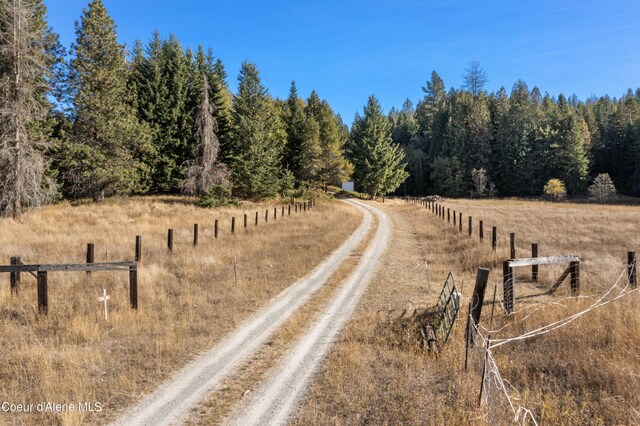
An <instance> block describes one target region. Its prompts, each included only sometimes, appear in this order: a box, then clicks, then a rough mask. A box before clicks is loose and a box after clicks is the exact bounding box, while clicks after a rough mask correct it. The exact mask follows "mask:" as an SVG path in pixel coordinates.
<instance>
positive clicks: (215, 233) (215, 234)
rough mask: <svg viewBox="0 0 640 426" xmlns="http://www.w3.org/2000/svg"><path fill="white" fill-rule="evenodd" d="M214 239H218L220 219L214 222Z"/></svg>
mask: <svg viewBox="0 0 640 426" xmlns="http://www.w3.org/2000/svg"><path fill="white" fill-rule="evenodd" d="M213 238H215V239H218V219H216V220H215V221H214V222H213Z"/></svg>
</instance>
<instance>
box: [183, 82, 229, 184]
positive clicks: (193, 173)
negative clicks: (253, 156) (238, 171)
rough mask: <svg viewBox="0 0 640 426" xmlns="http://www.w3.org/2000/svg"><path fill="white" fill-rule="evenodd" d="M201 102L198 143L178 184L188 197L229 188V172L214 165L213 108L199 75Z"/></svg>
mask: <svg viewBox="0 0 640 426" xmlns="http://www.w3.org/2000/svg"><path fill="white" fill-rule="evenodd" d="M202 80H203V84H202V102H201V103H200V107H199V109H198V115H197V117H196V136H197V137H198V140H199V141H200V144H199V145H198V147H197V148H196V152H194V154H195V156H196V158H195V159H194V160H193V162H192V163H191V166H190V167H189V170H187V176H186V179H185V180H184V182H183V183H182V191H183V192H184V193H185V194H189V195H194V194H196V195H200V196H202V195H206V194H207V193H208V192H209V191H210V190H211V189H212V188H213V187H216V186H223V187H227V186H228V185H229V170H228V169H227V166H226V165H224V164H222V163H219V162H218V153H219V152H220V141H218V137H217V136H216V133H215V132H216V131H217V130H218V123H217V122H216V119H215V117H214V116H213V113H214V106H213V105H212V104H211V103H210V102H209V83H208V82H207V77H206V75H204V74H203V75H202Z"/></svg>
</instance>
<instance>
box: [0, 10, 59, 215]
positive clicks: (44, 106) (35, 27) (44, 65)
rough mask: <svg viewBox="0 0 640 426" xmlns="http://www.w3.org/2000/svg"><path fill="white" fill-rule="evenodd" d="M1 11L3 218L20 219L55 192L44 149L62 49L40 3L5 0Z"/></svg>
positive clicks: (0, 187) (0, 202) (0, 175)
mask: <svg viewBox="0 0 640 426" xmlns="http://www.w3.org/2000/svg"><path fill="white" fill-rule="evenodd" d="M0 9H1V11H2V13H1V14H0V31H1V36H2V37H1V39H2V41H1V42H0V54H1V55H2V56H1V59H2V70H1V75H0V82H1V87H2V99H1V101H2V104H1V106H0V125H1V126H2V133H1V135H0V213H1V214H2V215H3V216H13V217H14V218H16V219H20V217H21V215H22V212H23V210H24V209H25V208H29V207H33V206H38V205H41V204H43V203H46V202H49V201H51V200H52V198H53V196H54V195H55V193H56V186H55V184H54V182H53V181H52V180H51V179H49V178H48V176H47V174H46V172H47V165H46V159H45V157H44V156H43V153H42V148H43V147H44V146H45V145H47V139H48V135H47V133H48V129H47V124H46V121H45V120H46V117H47V113H48V111H49V109H50V104H49V103H48V101H47V98H46V95H47V94H48V93H49V92H50V89H51V87H50V84H49V83H50V79H51V78H52V73H53V71H54V67H55V66H56V64H57V63H58V62H59V61H60V58H59V57H56V55H55V53H56V51H59V50H60V47H59V43H58V38H57V35H55V34H54V33H53V32H52V30H51V29H50V28H49V27H48V26H47V23H46V21H45V14H46V9H45V7H44V5H43V3H42V2H41V1H39V0H12V1H8V0H3V1H2V2H0Z"/></svg>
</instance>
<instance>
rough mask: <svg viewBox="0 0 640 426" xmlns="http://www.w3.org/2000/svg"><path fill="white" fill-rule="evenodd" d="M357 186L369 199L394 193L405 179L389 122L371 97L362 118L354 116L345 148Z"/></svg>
mask: <svg viewBox="0 0 640 426" xmlns="http://www.w3.org/2000/svg"><path fill="white" fill-rule="evenodd" d="M347 152H348V155H349V159H350V160H351V162H352V163H353V165H354V167H355V171H354V177H355V180H356V184H357V185H358V187H359V188H360V189H361V190H362V191H363V192H366V193H367V194H369V195H370V196H371V197H375V196H377V195H384V194H388V193H390V192H393V191H395V190H396V189H397V188H398V187H399V186H400V185H401V184H402V182H404V180H405V179H406V178H407V177H408V173H407V172H406V171H405V167H406V164H405V163H404V159H405V156H404V152H402V150H401V149H400V147H399V146H398V145H396V144H394V143H393V140H392V139H391V128H390V124H389V121H388V120H387V118H386V117H385V116H384V115H383V113H382V108H381V107H380V103H379V102H378V100H377V99H376V97H375V96H370V97H369V101H368V102H367V105H366V106H365V107H364V115H363V116H362V117H360V115H356V119H355V121H354V123H353V126H352V128H351V138H350V140H349V145H348V151H347Z"/></svg>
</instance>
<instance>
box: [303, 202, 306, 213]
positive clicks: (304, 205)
mask: <svg viewBox="0 0 640 426" xmlns="http://www.w3.org/2000/svg"><path fill="white" fill-rule="evenodd" d="M302 206H303V208H304V211H305V212H306V211H307V202H306V201H305V202H304V203H302Z"/></svg>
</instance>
